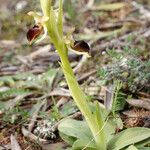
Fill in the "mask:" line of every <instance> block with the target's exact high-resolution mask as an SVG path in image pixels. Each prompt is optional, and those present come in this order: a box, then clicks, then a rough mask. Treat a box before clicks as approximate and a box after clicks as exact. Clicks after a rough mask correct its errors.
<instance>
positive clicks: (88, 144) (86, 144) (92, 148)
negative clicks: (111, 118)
mask: <svg viewBox="0 0 150 150" xmlns="http://www.w3.org/2000/svg"><path fill="white" fill-rule="evenodd" d="M91 140H92V139H91ZM72 148H73V149H74V150H79V149H83V148H86V150H97V148H96V144H95V143H94V141H89V140H87V139H79V140H77V141H75V142H74V144H73V146H72Z"/></svg>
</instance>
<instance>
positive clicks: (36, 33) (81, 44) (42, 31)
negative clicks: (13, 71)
mask: <svg viewBox="0 0 150 150" xmlns="http://www.w3.org/2000/svg"><path fill="white" fill-rule="evenodd" d="M54 14H55V17H56V22H57V21H58V10H54ZM28 15H29V16H32V17H34V20H35V25H34V26H33V27H32V28H30V29H29V30H28V32H27V39H28V41H29V42H30V44H33V43H38V42H40V41H42V40H43V39H45V38H46V36H47V27H46V23H47V22H48V21H49V17H48V16H42V15H41V14H40V13H36V12H33V11H31V12H29V13H28ZM74 30H75V29H74V28H73V29H71V30H70V31H69V32H68V33H67V35H66V36H64V37H63V39H64V42H65V44H66V46H67V48H68V49H69V50H71V51H73V52H74V53H76V54H78V55H86V56H87V57H90V55H89V53H90V46H89V45H88V43H86V42H85V41H75V40H74V39H73V37H72V34H73V32H74Z"/></svg>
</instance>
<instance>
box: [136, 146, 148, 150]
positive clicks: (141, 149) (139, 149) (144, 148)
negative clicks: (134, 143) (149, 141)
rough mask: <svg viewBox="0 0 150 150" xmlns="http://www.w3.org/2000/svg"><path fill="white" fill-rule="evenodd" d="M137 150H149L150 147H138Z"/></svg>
mask: <svg viewBox="0 0 150 150" xmlns="http://www.w3.org/2000/svg"><path fill="white" fill-rule="evenodd" d="M138 150H150V147H139V148H138Z"/></svg>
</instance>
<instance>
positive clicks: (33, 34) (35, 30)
mask: <svg viewBox="0 0 150 150" xmlns="http://www.w3.org/2000/svg"><path fill="white" fill-rule="evenodd" d="M43 31H44V29H43V27H42V26H41V25H34V26H33V27H32V28H31V29H29V31H28V32H27V39H28V41H29V42H30V43H32V42H33V41H34V40H35V39H37V38H38V37H39V36H40V35H41V34H42V33H43Z"/></svg>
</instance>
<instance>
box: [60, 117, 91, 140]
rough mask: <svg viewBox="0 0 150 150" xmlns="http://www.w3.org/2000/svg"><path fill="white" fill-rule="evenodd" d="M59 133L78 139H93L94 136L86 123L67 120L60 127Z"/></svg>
mask: <svg viewBox="0 0 150 150" xmlns="http://www.w3.org/2000/svg"><path fill="white" fill-rule="evenodd" d="M58 130H59V132H61V133H63V134H65V135H67V136H71V137H75V138H77V139H82V138H84V139H92V134H91V131H90V129H89V128H88V126H87V124H86V122H85V121H77V120H74V119H66V120H64V121H62V122H61V123H60V124H59V126H58Z"/></svg>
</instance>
